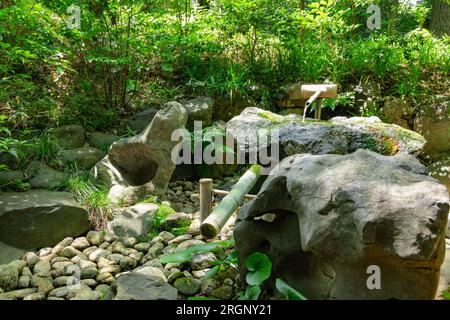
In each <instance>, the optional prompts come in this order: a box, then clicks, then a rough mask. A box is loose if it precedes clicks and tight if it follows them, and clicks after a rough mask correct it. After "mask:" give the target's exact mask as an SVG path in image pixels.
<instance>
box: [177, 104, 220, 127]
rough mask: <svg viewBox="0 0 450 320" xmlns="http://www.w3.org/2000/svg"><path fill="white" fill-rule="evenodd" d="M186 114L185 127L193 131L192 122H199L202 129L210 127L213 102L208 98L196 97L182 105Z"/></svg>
mask: <svg viewBox="0 0 450 320" xmlns="http://www.w3.org/2000/svg"><path fill="white" fill-rule="evenodd" d="M183 106H184V108H185V109H186V111H187V114H188V121H187V127H188V128H189V129H194V121H201V122H202V127H203V128H205V127H208V126H209V125H211V117H212V112H213V107H214V100H213V99H212V98H210V97H197V98H195V99H192V100H189V101H186V102H184V103H183Z"/></svg>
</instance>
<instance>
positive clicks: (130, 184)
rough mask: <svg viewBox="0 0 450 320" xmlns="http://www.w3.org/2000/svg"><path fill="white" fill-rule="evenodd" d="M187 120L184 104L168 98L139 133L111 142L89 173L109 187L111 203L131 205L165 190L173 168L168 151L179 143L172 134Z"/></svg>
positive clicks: (171, 150) (177, 146) (172, 149)
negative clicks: (105, 153)
mask: <svg viewBox="0 0 450 320" xmlns="http://www.w3.org/2000/svg"><path fill="white" fill-rule="evenodd" d="M186 120H187V114H186V111H185V109H184V108H183V106H182V105H181V104H179V103H177V102H169V103H166V104H165V105H164V108H163V109H162V110H160V111H159V112H158V113H157V114H156V115H155V117H154V118H153V120H152V122H151V123H150V124H149V125H148V127H147V128H146V129H145V130H144V131H143V132H142V133H141V134H140V135H137V136H135V137H132V138H124V139H120V140H118V141H116V142H114V143H113V144H112V145H111V147H110V149H109V151H108V155H107V156H106V157H105V158H104V159H103V160H102V161H101V162H99V163H98V164H97V165H96V166H95V168H94V169H93V171H92V173H93V175H94V176H95V177H98V178H100V179H101V180H103V181H104V182H105V184H106V185H107V186H108V187H109V188H110V190H109V194H108V197H109V199H110V200H111V201H112V202H113V203H124V204H128V205H131V204H135V203H136V202H138V201H139V200H143V199H144V198H145V197H146V196H147V195H148V194H156V195H158V194H164V193H165V191H166V188H167V184H168V183H169V181H170V178H171V176H172V173H173V171H174V170H175V164H174V163H173V161H172V159H171V154H172V152H173V151H176V148H179V147H180V146H179V143H178V142H175V141H172V140H171V135H172V132H173V131H174V130H176V129H180V128H184V125H185V124H186ZM174 148H175V149H174Z"/></svg>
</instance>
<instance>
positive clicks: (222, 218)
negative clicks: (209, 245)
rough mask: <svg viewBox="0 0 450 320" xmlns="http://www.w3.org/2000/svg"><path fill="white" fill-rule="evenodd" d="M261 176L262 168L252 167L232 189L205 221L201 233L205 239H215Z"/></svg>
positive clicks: (258, 166)
mask: <svg viewBox="0 0 450 320" xmlns="http://www.w3.org/2000/svg"><path fill="white" fill-rule="evenodd" d="M260 176H261V166H260V165H257V164H255V165H252V166H251V167H250V169H248V170H247V171H246V172H245V173H244V175H243V176H242V177H241V178H240V179H239V181H238V182H237V183H236V184H235V185H234V187H233V188H232V189H231V191H230V193H229V194H227V195H226V196H225V197H224V198H223V200H222V201H221V202H220V203H219V205H218V206H217V207H216V208H215V209H214V210H213V212H211V214H210V215H209V216H208V217H207V218H206V219H205V220H204V221H203V223H202V224H201V226H200V232H201V234H202V235H203V236H204V237H205V238H214V237H215V236H216V235H217V234H218V233H219V232H220V230H221V229H222V228H223V226H224V225H225V223H226V222H227V221H228V219H229V218H230V216H231V215H232V214H233V212H234V211H236V209H237V208H238V207H239V205H240V204H241V203H242V201H243V200H244V197H245V196H246V194H247V193H248V192H249V191H250V190H251V188H252V187H253V186H254V185H255V184H256V182H257V181H258V179H259V177H260Z"/></svg>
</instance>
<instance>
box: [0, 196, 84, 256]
mask: <svg viewBox="0 0 450 320" xmlns="http://www.w3.org/2000/svg"><path fill="white" fill-rule="evenodd" d="M89 226H90V222H89V215H88V212H87V210H86V209H84V208H83V207H81V206H80V205H79V204H77V203H76V202H75V201H73V200H72V195H71V194H70V193H67V192H50V191H28V192H21V193H9V192H2V193H0V241H3V242H4V243H6V244H7V245H10V246H14V247H17V248H23V249H35V248H42V247H46V246H52V245H55V244H56V243H58V242H59V241H61V240H62V239H64V238H65V237H68V236H78V235H80V234H82V233H83V232H86V231H87V230H88V229H89Z"/></svg>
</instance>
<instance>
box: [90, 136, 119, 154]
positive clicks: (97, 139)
mask: <svg viewBox="0 0 450 320" xmlns="http://www.w3.org/2000/svg"><path fill="white" fill-rule="evenodd" d="M119 139H120V138H119V137H118V136H116V135H113V134H107V133H102V132H93V133H92V134H91V135H90V136H89V145H90V146H91V147H94V148H97V149H100V150H102V151H104V152H106V151H107V150H108V149H109V147H110V146H111V145H112V144H113V143H114V142H116V141H117V140H119Z"/></svg>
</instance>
